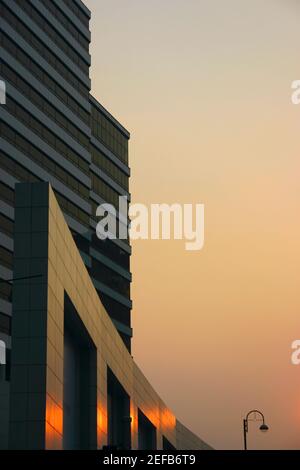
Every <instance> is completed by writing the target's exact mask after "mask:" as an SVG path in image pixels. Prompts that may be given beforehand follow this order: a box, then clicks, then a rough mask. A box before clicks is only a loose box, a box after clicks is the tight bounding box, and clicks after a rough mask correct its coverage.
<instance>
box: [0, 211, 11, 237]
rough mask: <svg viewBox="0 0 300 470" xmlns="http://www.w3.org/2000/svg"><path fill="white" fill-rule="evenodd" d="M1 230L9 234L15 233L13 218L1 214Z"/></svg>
mask: <svg viewBox="0 0 300 470" xmlns="http://www.w3.org/2000/svg"><path fill="white" fill-rule="evenodd" d="M0 231H1V232H3V233H5V234H6V235H8V236H10V237H11V236H12V235H13V233H14V223H13V221H12V220H10V219H8V218H7V217H5V215H2V214H0Z"/></svg>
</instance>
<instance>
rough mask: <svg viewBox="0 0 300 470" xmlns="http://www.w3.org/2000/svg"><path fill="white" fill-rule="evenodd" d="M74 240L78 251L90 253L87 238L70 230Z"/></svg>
mask: <svg viewBox="0 0 300 470" xmlns="http://www.w3.org/2000/svg"><path fill="white" fill-rule="evenodd" d="M71 232H72V235H73V238H74V241H75V243H76V245H77V248H78V250H79V251H83V253H86V254H87V255H89V254H90V242H89V240H87V239H86V238H85V237H83V236H82V235H80V234H79V233H76V232H74V231H73V230H71Z"/></svg>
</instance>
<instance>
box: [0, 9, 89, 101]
mask: <svg viewBox="0 0 300 470" xmlns="http://www.w3.org/2000/svg"><path fill="white" fill-rule="evenodd" d="M0 16H1V17H2V18H4V19H5V20H6V21H7V23H8V24H9V25H10V26H11V27H12V28H13V29H14V30H15V31H17V32H18V33H19V34H20V35H21V36H22V38H24V39H25V41H27V43H28V44H30V46H31V47H33V48H34V49H35V50H36V51H37V52H38V53H39V54H40V55H41V57H43V58H44V59H45V60H46V61H47V62H48V64H50V65H51V66H52V67H53V68H54V69H55V70H56V71H57V72H58V73H59V74H60V75H61V76H62V77H64V79H65V80H67V82H69V83H70V84H71V85H72V86H73V88H75V90H77V91H78V92H79V93H80V94H81V95H82V96H84V97H85V98H88V95H89V89H88V88H87V87H86V86H85V85H84V84H83V83H81V82H80V80H79V79H78V77H77V76H76V75H74V74H73V72H71V70H69V69H68V68H67V67H66V66H65V64H64V63H63V62H62V61H61V60H60V59H58V58H57V57H56V56H55V55H54V54H53V52H51V51H50V49H48V48H47V47H46V46H44V44H42V42H41V40H40V39H39V38H38V37H37V36H35V35H34V34H33V33H32V32H31V31H30V30H29V29H28V28H27V27H26V26H25V25H24V24H23V23H22V22H21V21H20V20H19V19H18V18H17V17H16V16H15V15H14V14H13V13H12V12H10V11H9V10H8V9H7V8H6V7H5V6H4V5H0Z"/></svg>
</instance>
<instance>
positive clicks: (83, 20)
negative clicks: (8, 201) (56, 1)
mask: <svg viewBox="0 0 300 470" xmlns="http://www.w3.org/2000/svg"><path fill="white" fill-rule="evenodd" d="M63 1H64V3H65V4H66V5H67V6H68V7H69V8H70V10H71V11H72V12H73V13H74V14H75V16H77V18H78V19H79V21H81V23H82V24H83V25H84V26H85V27H86V28H88V27H89V18H88V17H87V16H86V15H85V14H84V13H83V11H82V10H81V8H79V6H77V5H76V3H75V2H74V0H63Z"/></svg>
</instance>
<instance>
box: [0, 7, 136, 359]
mask: <svg viewBox="0 0 300 470" xmlns="http://www.w3.org/2000/svg"><path fill="white" fill-rule="evenodd" d="M0 15H1V31H0V49H1V64H0V79H1V80H3V81H4V82H5V83H6V89H7V96H6V104H5V105H1V106H0V134H1V143H0V203H1V204H0V207H1V209H0V281H1V280H2V282H0V315H1V322H0V339H1V335H8V334H9V329H10V326H7V325H10V321H11V285H9V284H8V283H5V282H3V280H6V279H9V278H11V277H12V271H13V246H14V204H15V196H14V192H15V184H16V183H17V182H19V181H31V182H35V181H50V182H51V184H52V187H53V190H54V192H55V195H56V197H57V200H58V202H59V204H60V207H61V209H62V210H63V212H64V213H65V215H66V220H67V223H68V224H69V227H70V230H71V232H72V234H73V237H74V240H75V242H76V244H77V246H78V249H79V250H80V252H81V254H82V256H83V259H84V261H85V264H86V267H87V269H88V271H89V273H90V276H91V278H92V279H93V280H94V282H95V287H96V289H97V291H98V294H99V296H100V298H101V300H102V302H103V304H104V306H105V308H106V310H107V312H108V314H109V315H110V316H111V318H112V320H113V321H114V322H115V325H116V327H117V329H118V331H119V333H120V335H121V337H122V339H123V341H124V343H125V344H126V346H127V348H128V349H129V350H130V340H131V335H132V332H131V323H130V311H131V300H130V282H131V274H130V246H129V241H128V240H123V241H120V242H118V241H114V240H99V239H98V238H97V236H96V231H95V228H96V224H97V222H98V221H97V217H96V209H97V206H98V205H99V203H101V202H108V203H111V204H113V205H114V206H116V207H118V198H119V196H121V195H126V196H127V197H130V195H129V193H128V191H129V174H130V172H129V168H128V140H129V133H128V132H127V131H126V129H124V128H123V126H122V125H121V124H119V123H118V122H117V121H116V120H115V119H114V117H113V116H111V115H110V114H109V113H108V112H107V111H106V110H105V109H104V108H103V107H102V106H101V105H100V104H99V103H98V102H97V101H96V100H95V99H94V98H93V97H91V95H90V79H89V66H90V61H91V60H90V55H89V43H90V31H89V20H90V14H89V11H88V10H87V8H85V7H84V5H83V4H80V3H78V2H77V0H57V1H55V2H54V1H51V2H50V1H47V2H29V1H28V2H27V1H26V2H25V1H23V0H0Z"/></svg>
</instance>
